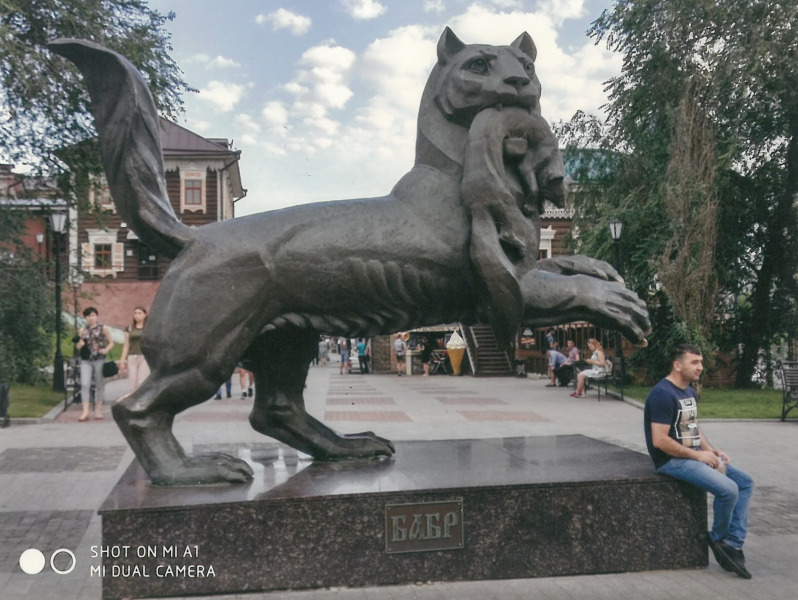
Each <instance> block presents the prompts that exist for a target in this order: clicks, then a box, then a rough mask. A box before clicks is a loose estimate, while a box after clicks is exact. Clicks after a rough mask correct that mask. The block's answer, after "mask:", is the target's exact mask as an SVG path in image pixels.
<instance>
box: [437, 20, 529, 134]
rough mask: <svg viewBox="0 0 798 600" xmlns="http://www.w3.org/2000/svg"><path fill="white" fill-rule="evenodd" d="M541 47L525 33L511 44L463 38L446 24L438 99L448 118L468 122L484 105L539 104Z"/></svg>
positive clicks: (440, 62) (440, 48)
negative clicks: (466, 41) (537, 65)
mask: <svg viewBox="0 0 798 600" xmlns="http://www.w3.org/2000/svg"><path fill="white" fill-rule="evenodd" d="M536 56H537V49H536V48H535V43H534V42H533V41H532V38H531V37H529V34H527V33H522V34H521V35H520V36H519V37H518V39H516V40H515V41H514V42H513V43H512V44H510V45H509V46H491V45H487V44H464V43H463V42H461V41H460V39H459V38H458V37H457V36H456V35H455V34H454V32H452V30H451V29H449V28H448V27H447V28H446V29H445V30H444V32H443V34H442V35H441V38H440V40H439V41H438V64H437V66H436V69H437V70H438V71H439V73H438V74H437V75H438V77H437V79H438V81H439V82H440V85H439V88H438V89H437V90H436V93H435V103H436V104H437V106H438V108H439V109H440V110H441V112H442V113H443V114H444V115H445V116H446V118H447V119H448V120H450V121H453V122H455V123H458V124H460V125H464V126H465V127H468V126H469V125H470V123H471V121H472V120H473V119H474V117H475V116H476V115H477V114H478V113H479V112H480V111H481V110H482V109H484V108H488V107H496V106H499V105H501V106H521V107H523V108H528V109H530V110H537V108H538V102H539V100H540V81H539V80H538V78H537V75H536V73H535V58H536Z"/></svg>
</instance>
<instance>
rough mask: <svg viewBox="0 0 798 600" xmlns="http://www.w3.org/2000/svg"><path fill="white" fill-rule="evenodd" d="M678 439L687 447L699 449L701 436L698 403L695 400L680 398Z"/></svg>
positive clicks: (677, 416)
mask: <svg viewBox="0 0 798 600" xmlns="http://www.w3.org/2000/svg"><path fill="white" fill-rule="evenodd" d="M675 429H676V439H677V440H679V441H680V442H681V443H682V444H684V445H685V446H689V447H690V448H695V449H698V448H699V447H700V446H701V435H700V434H699V432H698V403H697V402H696V400H695V398H680V399H679V412H678V413H677V415H676V427H675Z"/></svg>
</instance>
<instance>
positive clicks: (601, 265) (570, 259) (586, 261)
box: [536, 254, 623, 283]
mask: <svg viewBox="0 0 798 600" xmlns="http://www.w3.org/2000/svg"><path fill="white" fill-rule="evenodd" d="M536 268H538V269H540V270H541V271H549V272H551V273H557V274H559V275H588V276H589V277H595V278H597V279H603V280H605V281H615V282H618V283H623V277H621V276H620V274H619V273H618V271H616V270H615V269H614V268H613V267H612V265H610V264H609V263H607V262H604V261H603V260H598V259H596V258H591V257H589V256H582V255H581V254H577V255H574V256H557V257H554V258H546V259H543V260H539V261H538V262H537V265H536Z"/></svg>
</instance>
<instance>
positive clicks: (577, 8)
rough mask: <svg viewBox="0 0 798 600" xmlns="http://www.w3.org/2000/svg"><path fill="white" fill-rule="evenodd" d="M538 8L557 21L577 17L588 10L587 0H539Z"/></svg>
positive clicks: (560, 21)
mask: <svg viewBox="0 0 798 600" xmlns="http://www.w3.org/2000/svg"><path fill="white" fill-rule="evenodd" d="M537 9H538V10H539V11H540V12H542V13H545V14H547V15H549V16H550V17H551V18H552V20H553V21H554V22H555V23H562V22H563V21H564V20H565V19H577V18H579V17H581V16H583V15H584V14H585V13H586V11H587V9H586V7H585V0H538V4H537Z"/></svg>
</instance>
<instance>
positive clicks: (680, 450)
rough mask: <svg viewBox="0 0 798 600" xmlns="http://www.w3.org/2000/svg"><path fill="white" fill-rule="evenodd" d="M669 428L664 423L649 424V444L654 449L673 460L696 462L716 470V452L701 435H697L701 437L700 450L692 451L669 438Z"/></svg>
mask: <svg viewBox="0 0 798 600" xmlns="http://www.w3.org/2000/svg"><path fill="white" fill-rule="evenodd" d="M670 428H671V426H670V425H668V424H666V423H652V424H651V442H652V443H653V444H654V447H655V448H659V449H660V450H662V451H663V452H664V453H665V454H668V455H669V456H673V457H675V458H689V459H692V460H698V461H701V462H702V463H704V464H706V465H708V466H710V467H712V468H713V469H715V468H717V466H718V455H717V454H716V452H717V451H716V450H715V449H714V448H712V446H711V445H709V442H707V441H706V438H705V437H704V436H703V435H702V434H699V435H701V450H693V449H692V448H688V447H687V446H685V445H683V444H680V443H679V442H677V441H676V440H674V439H673V438H672V437H670V436H669V435H668V431H670Z"/></svg>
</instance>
